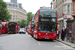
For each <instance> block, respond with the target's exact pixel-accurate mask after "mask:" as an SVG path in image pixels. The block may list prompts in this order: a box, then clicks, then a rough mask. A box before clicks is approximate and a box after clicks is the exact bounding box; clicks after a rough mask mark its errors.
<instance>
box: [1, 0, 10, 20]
mask: <svg viewBox="0 0 75 50" xmlns="http://www.w3.org/2000/svg"><path fill="white" fill-rule="evenodd" d="M10 19H11V14H9V12H8V9H7V4H6V2H4V1H3V0H0V20H2V21H9V20H10Z"/></svg>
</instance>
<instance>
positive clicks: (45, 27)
mask: <svg viewBox="0 0 75 50" xmlns="http://www.w3.org/2000/svg"><path fill="white" fill-rule="evenodd" d="M38 31H40V32H47V33H54V32H56V24H54V23H39V28H38Z"/></svg>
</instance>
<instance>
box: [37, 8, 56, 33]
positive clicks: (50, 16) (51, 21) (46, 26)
mask: <svg viewBox="0 0 75 50" xmlns="http://www.w3.org/2000/svg"><path fill="white" fill-rule="evenodd" d="M56 21H57V20H56V10H51V9H40V15H39V28H38V31H40V32H47V33H54V32H56Z"/></svg>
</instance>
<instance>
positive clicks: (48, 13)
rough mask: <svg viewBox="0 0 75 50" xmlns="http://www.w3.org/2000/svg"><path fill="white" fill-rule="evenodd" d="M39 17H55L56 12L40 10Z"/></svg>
mask: <svg viewBox="0 0 75 50" xmlns="http://www.w3.org/2000/svg"><path fill="white" fill-rule="evenodd" d="M39 17H56V10H52V9H40V15H39Z"/></svg>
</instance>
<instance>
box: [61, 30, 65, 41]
mask: <svg viewBox="0 0 75 50" xmlns="http://www.w3.org/2000/svg"><path fill="white" fill-rule="evenodd" d="M64 38H65V31H64V29H62V32H61V39H62V41H64Z"/></svg>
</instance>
